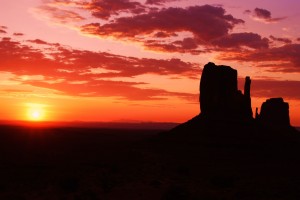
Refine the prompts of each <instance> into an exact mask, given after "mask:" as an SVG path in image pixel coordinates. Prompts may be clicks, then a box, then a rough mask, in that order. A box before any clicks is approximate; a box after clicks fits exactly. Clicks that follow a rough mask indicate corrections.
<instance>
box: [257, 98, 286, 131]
mask: <svg viewBox="0 0 300 200" xmlns="http://www.w3.org/2000/svg"><path fill="white" fill-rule="evenodd" d="M256 115H257V117H256V120H257V121H258V122H259V123H261V124H262V125H264V126H266V127H268V128H273V129H278V128H279V129H283V128H289V127H290V117H289V104H288V103H286V102H284V101H283V99H282V98H270V99H268V100H266V101H265V102H264V103H263V104H262V106H261V111H260V114H256Z"/></svg>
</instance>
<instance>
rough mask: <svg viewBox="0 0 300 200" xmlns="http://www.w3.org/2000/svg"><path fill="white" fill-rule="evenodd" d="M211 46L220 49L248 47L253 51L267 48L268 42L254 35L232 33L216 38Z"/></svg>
mask: <svg viewBox="0 0 300 200" xmlns="http://www.w3.org/2000/svg"><path fill="white" fill-rule="evenodd" d="M212 44H214V45H216V46H218V47H220V48H238V47H243V46H244V47H250V48H253V49H265V48H268V47H269V40H268V39H267V38H262V37H261V36H260V35H258V34H256V33H232V34H230V35H226V36H225V37H222V38H218V39H216V40H214V41H213V42H212Z"/></svg>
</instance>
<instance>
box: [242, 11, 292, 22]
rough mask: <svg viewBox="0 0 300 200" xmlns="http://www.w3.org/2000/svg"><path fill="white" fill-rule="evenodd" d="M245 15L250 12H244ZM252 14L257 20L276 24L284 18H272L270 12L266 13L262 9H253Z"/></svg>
mask: <svg viewBox="0 0 300 200" xmlns="http://www.w3.org/2000/svg"><path fill="white" fill-rule="evenodd" d="M245 13H246V14H250V13H251V11H250V10H246V11H245ZM252 13H253V17H254V18H256V19H259V20H261V21H264V22H278V21H280V20H283V19H285V18H286V17H277V18H273V17H272V15H271V12H270V11H268V10H266V9H262V8H255V9H254V11H253V12H252Z"/></svg>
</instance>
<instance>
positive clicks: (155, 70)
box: [0, 37, 200, 100]
mask: <svg viewBox="0 0 300 200" xmlns="http://www.w3.org/2000/svg"><path fill="white" fill-rule="evenodd" d="M27 43H28V44H27ZM32 43H34V44H35V45H37V47H36V46H35V47H33V46H31V45H29V44H32ZM38 46H43V48H44V47H47V48H48V49H51V51H50V52H45V51H43V50H42V49H40V48H38ZM0 56H1V60H0V71H5V72H10V73H12V74H14V75H15V77H14V78H13V79H12V81H17V82H19V83H22V84H30V85H32V86H38V87H43V88H48V89H54V90H57V91H60V92H61V94H65V95H75V96H91V97H97V96H101V97H103V96H114V97H118V98H121V99H129V100H161V99H167V98H169V97H175V96H176V97H178V98H183V99H191V98H192V97H194V94H189V93H180V92H170V91H167V90H164V89H160V88H149V87H150V86H149V85H148V84H147V83H146V82H135V81H134V77H135V76H138V75H143V74H156V75H170V74H173V75H176V76H182V77H187V78H189V77H190V78H194V77H196V76H198V74H199V71H200V68H199V67H198V66H197V65H196V64H193V63H188V62H183V61H182V60H180V59H169V60H162V59H161V60H160V59H148V58H134V57H125V56H118V55H114V54H109V53H104V52H92V51H85V50H77V49H72V48H70V47H65V46H63V45H60V44H56V43H48V42H46V41H43V40H39V39H35V40H28V41H25V42H20V41H17V40H14V39H12V38H7V37H6V38H2V39H1V40H0ZM116 77H120V78H125V77H126V78H129V79H132V81H115V80H110V78H116Z"/></svg>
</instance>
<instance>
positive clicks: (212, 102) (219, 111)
mask: <svg viewBox="0 0 300 200" xmlns="http://www.w3.org/2000/svg"><path fill="white" fill-rule="evenodd" d="M250 84H251V80H250V77H247V78H246V82H245V95H243V94H242V93H241V91H239V90H238V85H237V70H235V69H233V68H231V67H229V66H225V65H220V66H217V65H215V64H214V63H211V62H210V63H208V64H206V65H205V66H204V69H203V71H202V76H201V80H200V98H199V100H200V109H201V114H202V115H203V116H204V117H207V118H209V119H230V120H250V119H252V108H251V97H250Z"/></svg>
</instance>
